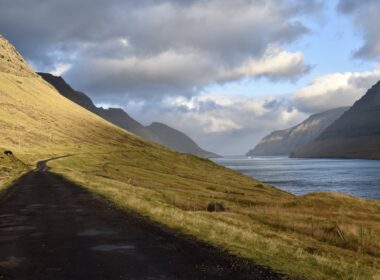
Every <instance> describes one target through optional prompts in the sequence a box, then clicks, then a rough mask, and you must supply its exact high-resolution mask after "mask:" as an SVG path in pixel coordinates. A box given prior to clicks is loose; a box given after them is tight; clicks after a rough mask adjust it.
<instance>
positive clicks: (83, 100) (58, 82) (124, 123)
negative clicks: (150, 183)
mask: <svg viewBox="0 0 380 280" xmlns="http://www.w3.org/2000/svg"><path fill="white" fill-rule="evenodd" d="M39 75H41V77H42V78H43V79H44V80H46V81H47V82H48V83H50V84H51V85H52V86H54V87H55V88H56V89H57V90H58V92H59V93H61V94H62V95H63V96H65V97H66V98H68V99H70V100H71V101H73V102H75V103H77V104H79V105H80V106H82V107H83V108H86V109H87V110H89V111H91V112H93V113H95V114H97V115H99V116H100V117H102V118H104V119H106V120H108V121H109V122H111V123H113V124H115V125H117V126H119V127H121V128H124V129H126V130H128V131H130V132H132V133H134V134H137V135H139V136H141V137H143V138H145V139H147V140H151V141H154V142H156V143H158V142H159V139H158V137H157V136H155V135H154V134H153V133H151V132H150V131H149V130H147V129H146V128H145V127H144V126H143V125H142V124H140V123H139V122H137V121H136V120H135V119H133V118H132V117H130V116H129V115H128V114H127V113H126V112H125V111H123V110H122V109H118V108H109V109H104V108H98V107H96V106H95V105H94V103H93V102H92V100H91V99H90V98H89V97H88V96H87V95H86V94H84V93H83V92H80V91H76V90H74V89H73V88H71V86H70V85H68V84H67V83H66V82H65V80H64V79H63V78H62V77H56V76H54V75H51V74H48V73H39Z"/></svg>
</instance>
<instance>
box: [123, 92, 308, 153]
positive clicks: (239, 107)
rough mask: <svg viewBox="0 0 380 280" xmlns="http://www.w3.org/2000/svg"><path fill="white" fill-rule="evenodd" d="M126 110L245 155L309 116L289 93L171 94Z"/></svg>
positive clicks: (208, 145) (207, 144)
mask: <svg viewBox="0 0 380 280" xmlns="http://www.w3.org/2000/svg"><path fill="white" fill-rule="evenodd" d="M126 109H127V110H128V112H130V113H131V114H132V115H139V116H141V121H143V122H144V123H145V124H149V123H150V122H151V121H152V120H156V119H160V121H162V122H164V123H166V124H168V125H170V126H172V127H174V128H177V129H179V130H181V131H184V132H185V133H187V134H188V135H190V136H191V137H193V138H194V139H195V140H196V142H197V143H198V144H200V145H201V146H202V147H204V148H207V149H209V150H211V151H215V152H218V153H220V154H226V153H227V154H243V153H245V152H247V151H248V150H249V149H251V148H252V147H253V146H254V145H255V144H256V142H257V141H258V140H260V138H261V137H263V136H264V135H265V134H267V133H269V132H270V131H272V130H277V129H280V128H287V127H289V126H292V125H294V124H295V123H298V122H300V121H302V120H304V119H305V118H306V117H307V114H305V113H303V112H300V111H299V110H297V108H295V107H294V106H293V105H292V104H291V103H290V102H289V100H288V97H287V96H280V97H275V96H269V97H260V98H253V97H246V96H223V95H218V94H214V93H202V94H201V95H198V96H193V97H190V98H186V97H167V98H165V99H164V100H162V101H161V102H160V103H157V102H148V101H145V102H144V103H141V104H139V106H136V104H135V103H133V104H129V105H128V106H127V108H126Z"/></svg>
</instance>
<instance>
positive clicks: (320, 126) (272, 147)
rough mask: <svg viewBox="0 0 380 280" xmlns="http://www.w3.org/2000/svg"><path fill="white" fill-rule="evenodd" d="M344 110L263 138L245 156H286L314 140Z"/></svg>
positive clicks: (343, 108)
mask: <svg viewBox="0 0 380 280" xmlns="http://www.w3.org/2000/svg"><path fill="white" fill-rule="evenodd" d="M346 110H348V108H347V107H342V108H337V109H333V110H329V111H326V112H323V113H319V114H315V115H312V116H310V117H309V118H308V119H307V120H305V121H303V122H302V123H300V124H298V125H296V126H294V127H292V128H289V129H285V130H278V131H274V132H272V133H271V134H269V135H268V136H266V137H264V138H263V139H262V140H261V141H260V142H259V144H257V145H256V147H255V148H254V149H252V150H250V151H249V152H248V153H247V156H280V155H281V156H288V155H290V154H291V153H292V152H293V151H295V150H297V149H299V148H300V147H302V146H304V145H306V144H308V143H310V142H312V141H313V140H315V139H316V138H317V137H318V136H319V135H320V134H321V132H322V131H324V130H325V129H326V128H327V127H328V126H329V125H330V124H332V123H333V122H334V121H335V120H337V119H338V118H339V117H340V116H341V115H342V114H343V113H344V112H345V111H346Z"/></svg>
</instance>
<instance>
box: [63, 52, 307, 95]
mask: <svg viewBox="0 0 380 280" xmlns="http://www.w3.org/2000/svg"><path fill="white" fill-rule="evenodd" d="M308 71H309V67H308V66H306V65H305V64H304V57H303V54H302V53H300V52H296V53H290V52H286V51H283V50H281V49H279V48H272V47H270V48H268V50H267V51H266V52H265V53H264V54H263V55H262V57H260V58H249V59H247V60H246V61H243V62H242V63H241V64H239V65H237V66H236V67H227V66H226V65H223V64H221V63H219V62H217V61H214V60H213V59H212V58H209V57H207V56H204V55H203V54H201V53H197V52H188V53H177V52H175V51H173V50H170V51H166V52H163V53H159V54H157V55H155V56H150V57H136V56H128V57H123V58H90V59H84V60H83V61H80V62H79V63H77V64H76V66H74V67H72V68H71V69H70V71H69V72H68V74H67V76H68V79H69V80H74V81H75V80H76V77H81V78H80V80H77V81H76V83H75V86H76V87H78V88H85V89H87V90H88V91H89V92H91V93H93V94H98V95H101V94H102V93H104V92H107V93H114V94H115V95H124V96H128V97H132V98H136V99H138V98H142V99H146V98H149V97H151V96H152V95H155V96H157V95H158V96H165V95H181V96H192V95H196V94H197V93H198V91H199V89H200V88H203V87H205V86H207V85H209V84H212V83H220V84H223V83H227V82H230V81H236V80H241V79H247V78H260V77H266V78H268V79H271V80H281V79H288V80H294V79H297V78H298V77H299V76H301V75H303V74H305V73H306V72H308Z"/></svg>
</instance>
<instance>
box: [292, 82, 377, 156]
mask: <svg viewBox="0 0 380 280" xmlns="http://www.w3.org/2000/svg"><path fill="white" fill-rule="evenodd" d="M293 156H294V157H312V158H363V159H380V81H379V82H378V83H377V84H375V85H374V86H373V87H372V88H371V89H369V90H368V91H367V93H366V94H365V95H364V96H363V97H362V98H361V99H360V100H358V101H357V102H356V103H355V104H354V105H353V106H352V107H351V108H350V109H349V110H348V111H346V112H345V113H344V114H343V115H342V116H341V117H340V118H339V119H337V120H336V121H335V122H334V123H333V124H331V125H330V126H329V127H328V128H326V130H324V131H323V132H322V133H321V135H320V136H319V137H318V138H317V139H316V140H315V141H313V142H312V143H310V144H308V145H306V146H304V147H302V148H300V149H298V150H297V151H295V152H294V154H293Z"/></svg>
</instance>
